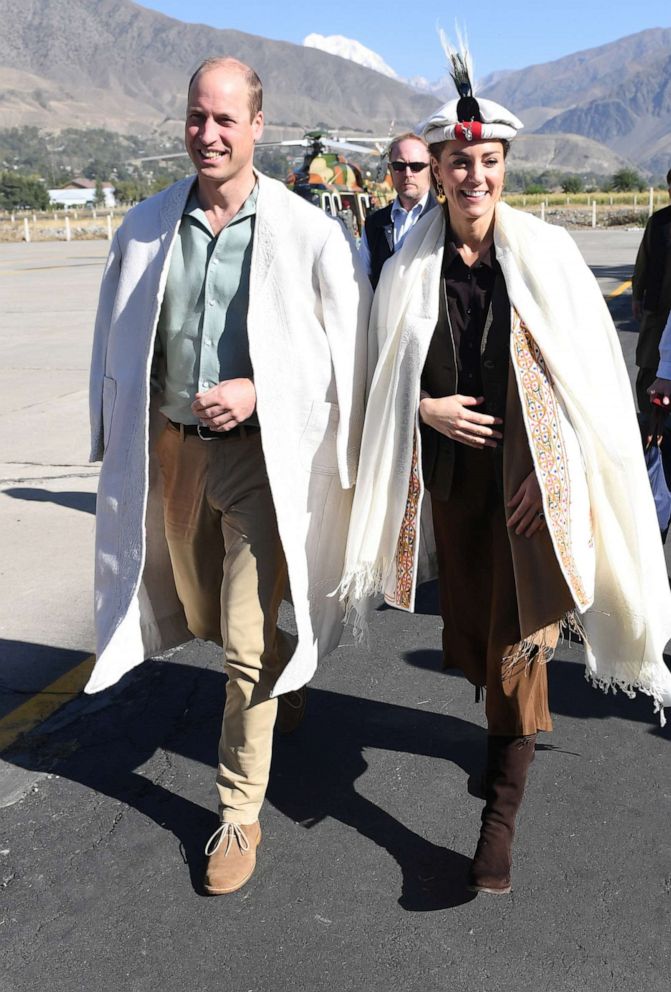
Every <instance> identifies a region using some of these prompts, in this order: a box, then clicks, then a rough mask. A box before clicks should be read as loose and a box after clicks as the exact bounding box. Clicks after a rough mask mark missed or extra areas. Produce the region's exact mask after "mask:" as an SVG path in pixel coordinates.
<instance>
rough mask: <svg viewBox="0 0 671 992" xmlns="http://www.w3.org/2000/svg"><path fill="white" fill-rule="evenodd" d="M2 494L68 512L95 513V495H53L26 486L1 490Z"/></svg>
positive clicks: (75, 493) (65, 493)
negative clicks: (45, 504) (49, 504)
mask: <svg viewBox="0 0 671 992" xmlns="http://www.w3.org/2000/svg"><path fill="white" fill-rule="evenodd" d="M3 492H4V495H5V496H11V497H12V499H22V500H27V501H28V502H30V503H53V504H55V505H56V506H64V507H66V508H67V509H69V510H81V511H82V512H83V513H95V512H96V494H95V493H78V492H64V493H55V492H52V491H51V490H50V489H32V488H28V487H27V486H15V487H14V488H12V489H5V490H3Z"/></svg>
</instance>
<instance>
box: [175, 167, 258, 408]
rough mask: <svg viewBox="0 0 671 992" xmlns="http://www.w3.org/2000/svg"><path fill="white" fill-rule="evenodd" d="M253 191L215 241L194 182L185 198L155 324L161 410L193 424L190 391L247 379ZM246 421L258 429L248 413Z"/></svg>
mask: <svg viewBox="0 0 671 992" xmlns="http://www.w3.org/2000/svg"><path fill="white" fill-rule="evenodd" d="M257 193H258V186H255V187H254V189H253V190H252V192H251V193H250V195H249V196H248V198H247V199H246V201H245V202H244V203H243V205H242V207H241V208H240V210H239V211H238V213H237V214H236V215H235V217H233V219H232V220H230V221H229V222H228V224H227V225H226V227H225V228H223V230H222V231H220V232H219V234H218V235H217V236H216V237H215V235H214V234H213V233H212V228H211V227H210V225H209V223H208V220H207V217H206V216H205V211H204V210H203V209H202V207H201V206H200V203H199V201H198V194H197V184H194V186H193V189H192V190H191V193H190V195H189V199H188V200H187V203H186V207H185V208H184V214H183V215H182V222H181V225H180V228H179V234H178V235H177V239H176V242H175V246H174V249H173V252H172V257H171V259H170V269H169V271H168V279H167V282H166V288H165V295H164V297H163V304H162V306H161V313H160V315H159V319H158V346H159V348H160V350H161V353H162V357H163V362H162V365H163V367H164V369H165V382H164V383H163V386H164V395H165V401H164V403H163V406H162V407H161V412H162V413H164V414H165V416H166V417H169V418H170V420H174V421H177V423H180V424H197V423H198V418H197V417H195V416H194V415H193V413H192V412H191V404H192V403H193V401H194V400H195V398H196V393H197V392H202V391H203V390H206V389H210V388H211V387H212V386H215V385H216V384H217V383H218V382H223V381H224V380H225V379H237V378H248V379H253V372H252V363H251V360H250V357H249V340H248V338H247V308H248V303H249V271H250V265H251V258H252V236H253V233H254V218H255V214H256V198H257ZM247 423H258V421H257V419H256V413H253V414H252V416H251V417H250V418H249V420H248V421H247Z"/></svg>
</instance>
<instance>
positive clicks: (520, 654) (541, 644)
mask: <svg viewBox="0 0 671 992" xmlns="http://www.w3.org/2000/svg"><path fill="white" fill-rule="evenodd" d="M555 629H556V625H555V624H554V623H551V624H548V626H547V627H541V628H540V630H537V631H536V632H535V633H534V634H531V635H530V636H529V637H525V638H524V639H523V640H521V641H518V643H517V644H515V645H513V647H512V648H511V650H510V651H509V652H508V654H505V655H504V656H503V661H504V663H505V671H506V672H509V671H510V670H511V669H512V668H514V667H515V666H516V665H518V664H519V663H520V662H522V661H523V662H524V663H525V665H527V666H528V665H530V664H531V662H532V661H539V662H540V663H541V664H542V665H545V664H547V663H548V662H549V661H552V659H553V658H554V656H555V651H556V644H557V641H556V639H555V637H554V633H555ZM571 634H576V635H577V636H578V637H579V638H580V640H581V641H582V642H583V644H585V646H586V647H587V648H588V649H589V641H588V640H587V634H586V633H585V627H584V625H583V622H582V620H581V619H580V615H579V613H578V611H577V610H569V611H568V613H566V614H565V615H564V616H563V617H562V618H561V620H560V621H559V641H558V643H561V644H563V643H564V642H565V641H566V640H568V641H569V643H570V641H571Z"/></svg>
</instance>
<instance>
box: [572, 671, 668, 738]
mask: <svg viewBox="0 0 671 992" xmlns="http://www.w3.org/2000/svg"><path fill="white" fill-rule="evenodd" d="M585 679H586V681H587V682H589V683H590V685H593V686H594V687H595V688H596V689H601V690H602V691H603V692H605V693H606V694H608V693H609V692H612V693H613V695H615V693H616V692H617V690H618V689H619V690H620V691H621V692H623V693H624V694H625V696H628V698H629V699H634V697H635V696H636V693H637V692H642V693H644V694H645V695H646V696H650V698H651V699H652V701H653V704H654V708H655V713H659V725H660V727H665V726H666V716H665V715H664V705H665V703H664V699H665V693H664V690H663V689H662V687H661V686H656V685H650V684H649V683H647V682H645V683H644V682H639V681H636V682H626V681H625V680H624V679H618V678H616V677H615V676H614V675H606V676H603V675H597V674H596V673H595V672H593V671H591V670H590V669H589V668H586V669H585ZM666 705H668V704H666Z"/></svg>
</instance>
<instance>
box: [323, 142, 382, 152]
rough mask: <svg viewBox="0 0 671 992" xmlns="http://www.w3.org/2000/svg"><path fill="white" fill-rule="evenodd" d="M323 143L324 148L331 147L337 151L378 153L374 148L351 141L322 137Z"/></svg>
mask: <svg viewBox="0 0 671 992" xmlns="http://www.w3.org/2000/svg"><path fill="white" fill-rule="evenodd" d="M321 143H322V145H323V146H324V148H329V149H330V150H331V151H336V152H358V153H359V154H360V155H376V154H377V152H376V151H375V149H374V148H365V147H364V146H363V145H355V144H353V143H352V142H351V141H333V140H332V139H331V138H322V139H321Z"/></svg>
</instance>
